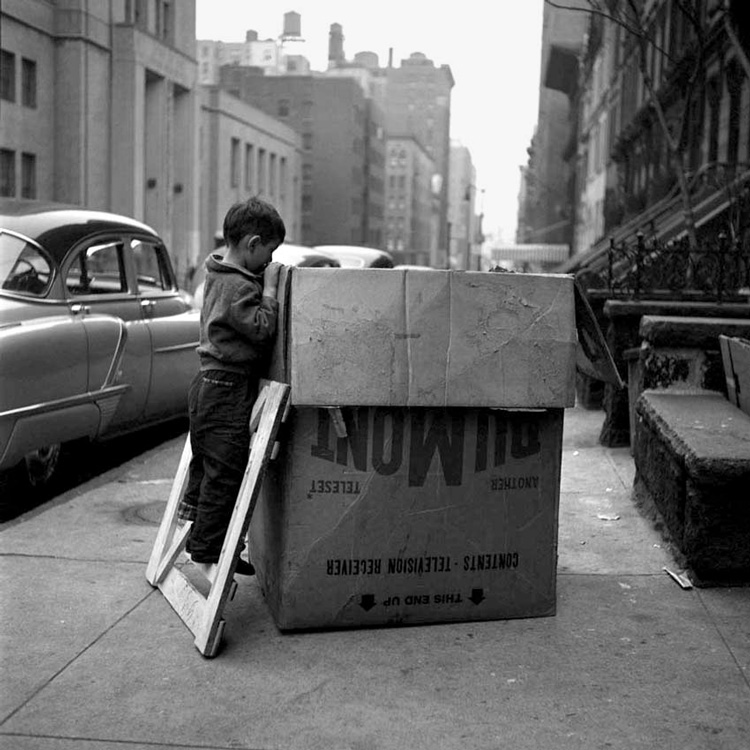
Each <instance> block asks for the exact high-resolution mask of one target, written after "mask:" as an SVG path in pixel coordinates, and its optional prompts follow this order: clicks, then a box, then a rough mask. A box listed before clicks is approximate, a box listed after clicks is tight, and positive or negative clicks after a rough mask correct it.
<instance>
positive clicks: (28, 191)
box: [21, 154, 36, 200]
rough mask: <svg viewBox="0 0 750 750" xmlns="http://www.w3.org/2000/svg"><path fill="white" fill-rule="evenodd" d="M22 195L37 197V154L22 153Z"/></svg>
mask: <svg viewBox="0 0 750 750" xmlns="http://www.w3.org/2000/svg"><path fill="white" fill-rule="evenodd" d="M21 197H22V198H29V199H31V200H33V199H35V198H36V154H21Z"/></svg>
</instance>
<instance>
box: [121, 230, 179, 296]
mask: <svg viewBox="0 0 750 750" xmlns="http://www.w3.org/2000/svg"><path fill="white" fill-rule="evenodd" d="M130 248H131V250H132V253H133V260H134V261H135V272H136V277H137V279H138V291H139V293H140V294H148V293H150V292H156V291H168V290H170V291H171V290H172V289H173V287H174V285H173V283H172V277H171V274H170V273H169V267H168V265H167V263H166V259H165V256H164V251H163V249H162V247H161V246H160V245H157V244H156V243H153V242H147V241H145V240H132V241H131V243H130Z"/></svg>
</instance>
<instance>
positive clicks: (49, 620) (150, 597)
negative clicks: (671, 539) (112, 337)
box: [0, 409, 750, 750]
mask: <svg viewBox="0 0 750 750" xmlns="http://www.w3.org/2000/svg"><path fill="white" fill-rule="evenodd" d="M602 418H603V416H602V413H601V412H586V411H583V410H581V409H569V410H567V411H566V417H565V441H564V454H563V471H562V487H561V502H560V532H559V535H560V537H559V538H560V547H559V566H558V596H557V599H558V609H557V614H556V616H554V617H547V618H537V619H524V620H506V621H492V622H467V623H458V624H450V625H447V624H443V625H427V626H418V627H394V628H382V629H371V630H346V631H329V632H315V633H300V634H286V635H282V634H281V633H279V631H278V630H277V629H276V627H275V625H274V624H273V621H272V620H271V618H270V615H269V614H268V611H267V609H266V607H265V604H264V602H263V599H262V597H261V596H260V593H259V591H258V588H257V585H256V584H255V582H254V580H253V579H238V581H239V590H238V592H237V596H236V597H235V599H234V601H232V602H230V603H229V605H228V607H227V610H226V613H225V618H226V620H227V627H226V632H225V644H224V647H223V649H222V651H221V653H220V655H219V656H218V657H217V658H215V659H205V658H203V657H202V656H201V655H200V654H199V653H198V651H197V650H196V649H195V648H194V646H193V637H192V635H191V633H190V632H189V631H188V630H187V628H186V627H185V626H184V625H183V624H182V622H181V621H180V620H179V618H178V617H177V615H175V613H174V612H173V611H172V609H171V608H170V606H169V605H168V604H167V602H166V601H165V599H164V598H163V597H162V595H161V593H159V592H158V591H156V590H154V589H152V588H151V587H150V586H149V585H148V583H147V582H146V580H145V578H144V572H145V563H146V561H147V560H148V557H149V554H150V552H151V547H152V545H153V541H154V537H155V534H156V524H157V523H158V521H159V519H160V518H161V512H162V510H163V508H164V503H165V502H166V498H167V495H168V493H169V488H170V485H171V479H172V476H173V474H174V472H175V469H176V467H177V462H178V460H179V455H180V452H181V450H182V444H183V439H176V440H173V441H170V442H168V443H165V444H164V445H163V446H161V447H159V448H157V449H155V450H153V451H151V452H149V453H148V454H146V455H144V456H141V457H140V458H138V459H136V460H134V461H131V462H129V463H128V464H125V465H124V466H122V467H119V468H118V469H115V470H112V471H110V472H109V473H108V474H106V475H104V476H103V477H99V478H98V479H96V480H94V481H93V482H90V483H89V484H87V485H84V486H82V487H80V488H78V489H77V490H76V491H74V492H70V493H68V494H67V495H65V496H63V497H62V498H60V499H59V500H57V501H55V502H54V503H52V504H49V505H47V506H45V507H44V508H41V509H38V510H36V511H33V512H32V513H30V514H27V515H26V516H23V517H21V518H20V519H18V520H16V521H13V522H10V523H7V524H5V525H4V526H2V527H0V545H1V546H0V548H1V549H2V557H1V558H0V559H1V560H2V591H1V593H2V613H1V614H0V623H1V624H0V629H1V632H2V676H1V682H0V691H1V693H2V694H1V698H0V747H2V748H9V749H11V748H12V749H13V750H30V749H31V748H34V749H35V750H36V749H39V750H74V749H75V750H77V749H78V748H81V749H82V750H105V749H106V750H114V749H115V748H122V747H123V746H124V747H128V748H133V749H136V748H165V747H167V748H222V749H223V748H252V749H253V750H344V749H346V750H391V749H393V750H412V749H414V750H421V749H422V748H424V749H425V750H426V749H428V748H429V749H434V748H439V749H440V750H466V749H468V750H475V749H476V750H498V749H500V748H513V750H540V749H546V748H550V749H552V748H554V749H555V750H562V749H565V748H571V749H572V748H575V749H576V750H580V749H581V748H621V749H622V750H635V749H636V748H649V750H650V749H651V748H654V747H659V748H662V749H663V750H670V749H671V748H680V750H689V749H693V748H694V749H695V750H705V749H706V748H711V749H718V748H721V749H727V750H747V748H749V747H750V588H722V589H691V590H683V589H682V588H680V587H679V586H678V585H677V584H676V583H675V582H674V581H673V580H672V579H671V578H670V577H669V576H668V575H666V574H665V572H664V571H663V567H664V566H667V567H672V568H675V569H676V564H675V562H674V560H673V559H672V558H671V557H670V555H669V552H668V549H667V547H666V545H665V544H664V543H663V541H662V540H661V538H660V537H659V535H658V533H657V532H656V531H654V529H653V527H652V525H651V523H650V522H649V521H647V520H646V519H644V518H643V517H642V516H641V515H640V514H639V513H638V511H637V510H636V508H635V506H634V504H633V501H632V499H631V486H632V480H633V461H632V458H631V457H630V454H629V451H628V450H627V449H616V450H612V449H606V448H603V447H601V446H600V445H599V444H598V442H597V437H598V433H599V429H600V427H601V423H602ZM608 519H609V520H608ZM615 519H616V520H615Z"/></svg>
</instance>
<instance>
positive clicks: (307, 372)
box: [271, 267, 577, 408]
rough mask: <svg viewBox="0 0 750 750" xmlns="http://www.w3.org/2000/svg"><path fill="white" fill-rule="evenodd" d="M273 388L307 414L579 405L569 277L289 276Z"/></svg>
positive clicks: (310, 272) (328, 272)
mask: <svg viewBox="0 0 750 750" xmlns="http://www.w3.org/2000/svg"><path fill="white" fill-rule="evenodd" d="M280 288H281V289H282V292H281V301H282V309H283V314H282V319H281V321H280V334H279V336H278V339H277V348H276V357H275V363H274V366H273V367H272V372H271V377H273V378H275V379H280V380H283V381H285V382H289V383H291V386H292V393H291V398H292V403H294V404H296V405H307V406H335V405H352V406H354V405H370V406H378V405H397V406H496V407H506V408H554V407H566V406H572V405H573V404H574V402H575V358H576V341H577V338H576V329H575V304H574V292H573V278H572V277H570V276H561V275H551V274H500V273H482V272H466V271H436V270H424V271H420V270H412V269H407V270H397V269H349V268H341V269H317V268H300V267H295V268H289V269H285V273H284V275H282V279H281V283H280Z"/></svg>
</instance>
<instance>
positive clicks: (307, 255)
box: [193, 242, 341, 309]
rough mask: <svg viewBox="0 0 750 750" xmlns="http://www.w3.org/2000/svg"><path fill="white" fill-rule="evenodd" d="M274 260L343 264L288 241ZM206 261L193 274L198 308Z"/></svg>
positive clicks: (296, 263) (291, 263)
mask: <svg viewBox="0 0 750 750" xmlns="http://www.w3.org/2000/svg"><path fill="white" fill-rule="evenodd" d="M225 249H226V246H225V245H222V246H220V247H217V248H216V250H212V251H211V252H214V253H221V254H223V253H224V250H225ZM273 260H275V261H278V262H279V263H283V264H284V265H285V266H308V267H311V268H338V267H339V266H340V265H341V264H340V263H339V261H338V260H336V258H332V257H331V256H330V255H325V254H323V253H318V252H316V251H315V250H314V249H313V248H311V247H305V246H304V245H293V244H289V243H286V242H285V243H284V244H283V245H281V246H279V247H278V248H276V250H274V252H273ZM204 263H205V259H204V260H203V262H202V263H201V264H200V266H199V267H198V269H197V270H196V272H195V274H194V275H193V290H194V291H193V304H194V305H195V306H196V307H197V308H198V309H200V307H201V306H202V305H203V282H204V281H205V278H206V269H205V266H204V265H203V264H204Z"/></svg>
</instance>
